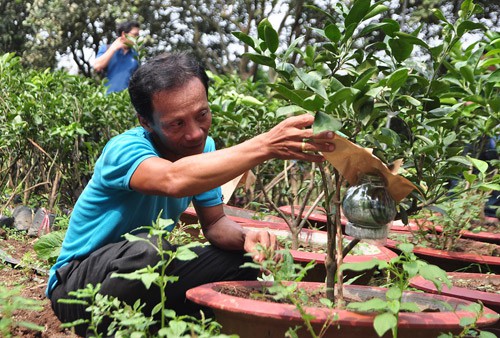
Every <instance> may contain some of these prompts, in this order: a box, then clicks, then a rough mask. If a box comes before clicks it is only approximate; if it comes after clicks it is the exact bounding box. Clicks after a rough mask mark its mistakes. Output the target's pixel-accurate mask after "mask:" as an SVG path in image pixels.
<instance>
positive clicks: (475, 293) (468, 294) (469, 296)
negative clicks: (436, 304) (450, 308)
mask: <svg viewBox="0 0 500 338" xmlns="http://www.w3.org/2000/svg"><path fill="white" fill-rule="evenodd" d="M447 275H448V276H449V277H450V278H451V279H452V280H453V279H455V280H456V279H464V280H476V281H477V280H479V281H484V282H485V284H486V283H490V284H494V285H500V276H499V275H491V274H485V273H470V272H447ZM410 285H411V286H412V287H414V288H416V289H419V290H422V291H425V292H430V293H434V294H441V295H445V296H451V297H456V298H461V299H465V300H470V301H481V302H482V303H483V304H484V305H485V306H487V307H488V308H490V309H491V310H493V311H496V312H497V313H500V294H498V293H494V292H486V291H480V290H475V289H469V288H466V287H459V286H452V287H451V288H448V287H447V286H443V288H442V290H441V292H439V291H438V290H437V289H436V287H435V286H434V284H433V283H432V282H430V281H428V280H425V279H424V278H422V277H420V276H417V277H414V278H412V279H411V280H410Z"/></svg>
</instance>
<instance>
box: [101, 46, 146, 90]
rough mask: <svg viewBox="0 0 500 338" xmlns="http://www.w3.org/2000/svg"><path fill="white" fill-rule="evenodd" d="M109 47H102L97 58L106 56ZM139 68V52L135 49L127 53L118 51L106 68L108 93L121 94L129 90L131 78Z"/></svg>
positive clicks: (121, 50)
mask: <svg viewBox="0 0 500 338" xmlns="http://www.w3.org/2000/svg"><path fill="white" fill-rule="evenodd" d="M108 47H109V45H103V46H101V47H100V48H99V51H98V52H97V55H96V58H98V57H99V56H101V55H102V54H104V53H105V52H106V51H107V50H108ZM138 67H139V63H138V62H137V51H135V50H133V49H129V50H128V52H127V53H124V51H123V49H119V50H118V51H116V53H115V54H113V56H112V57H111V60H109V63H108V66H107V67H106V78H107V79H108V82H107V83H106V86H107V87H108V93H112V92H120V91H122V90H125V89H127V87H128V82H129V80H130V77H131V76H132V74H133V73H134V71H135V70H136V69H137V68H138Z"/></svg>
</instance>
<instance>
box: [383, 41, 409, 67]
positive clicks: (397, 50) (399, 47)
mask: <svg viewBox="0 0 500 338" xmlns="http://www.w3.org/2000/svg"><path fill="white" fill-rule="evenodd" d="M389 47H391V53H392V55H393V56H394V58H395V59H396V60H397V61H398V62H403V61H404V60H406V59H408V57H409V56H410V55H411V52H412V50H413V45H412V44H410V43H408V42H405V41H403V40H402V39H390V40H389Z"/></svg>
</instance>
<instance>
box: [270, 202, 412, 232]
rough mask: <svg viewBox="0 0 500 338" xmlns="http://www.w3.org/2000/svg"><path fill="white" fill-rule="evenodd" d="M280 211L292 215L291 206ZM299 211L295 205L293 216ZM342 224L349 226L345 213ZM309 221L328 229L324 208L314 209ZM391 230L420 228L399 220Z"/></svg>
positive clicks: (304, 214)
mask: <svg viewBox="0 0 500 338" xmlns="http://www.w3.org/2000/svg"><path fill="white" fill-rule="evenodd" d="M279 209H280V210H281V211H282V212H283V213H284V214H285V215H291V214H292V207H291V206H290V205H284V206H281V207H279ZM310 209H311V207H309V206H306V208H305V209H304V212H303V213H302V217H306V215H307V212H308V211H309V210H310ZM299 210H300V206H299V205H295V206H294V207H293V214H294V216H297V215H298V214H299ZM340 217H341V218H340V223H341V224H342V226H343V227H345V225H346V224H347V218H345V216H344V215H343V213H342V212H341V214H340ZM307 220H308V221H309V223H310V224H311V225H312V226H314V227H316V228H318V229H324V228H325V227H326V211H325V209H324V208H322V207H319V206H317V207H315V208H314V211H313V212H312V213H311V214H310V215H309V217H308V218H307ZM389 230H395V231H406V230H410V231H415V230H418V226H417V224H416V223H415V222H413V221H411V220H410V222H409V224H404V223H403V222H401V221H400V220H397V221H393V222H392V224H391V225H390V227H389Z"/></svg>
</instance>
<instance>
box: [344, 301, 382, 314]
mask: <svg viewBox="0 0 500 338" xmlns="http://www.w3.org/2000/svg"><path fill="white" fill-rule="evenodd" d="M347 308H348V309H350V310H356V311H362V312H373V311H383V310H386V309H387V302H386V301H385V300H382V299H380V298H372V299H369V300H367V301H365V302H359V303H357V302H352V303H349V304H347Z"/></svg>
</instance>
